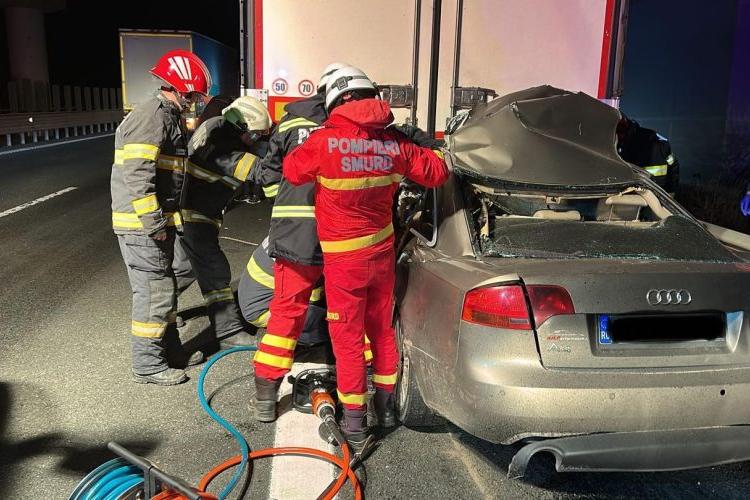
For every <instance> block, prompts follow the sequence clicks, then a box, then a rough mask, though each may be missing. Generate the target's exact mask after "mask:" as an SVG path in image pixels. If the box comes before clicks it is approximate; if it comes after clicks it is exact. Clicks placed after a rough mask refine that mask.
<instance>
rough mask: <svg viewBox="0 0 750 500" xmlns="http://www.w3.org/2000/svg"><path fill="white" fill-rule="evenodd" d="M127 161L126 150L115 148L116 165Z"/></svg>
mask: <svg viewBox="0 0 750 500" xmlns="http://www.w3.org/2000/svg"><path fill="white" fill-rule="evenodd" d="M124 162H125V151H123V150H122V149H115V165H122V164H123V163H124Z"/></svg>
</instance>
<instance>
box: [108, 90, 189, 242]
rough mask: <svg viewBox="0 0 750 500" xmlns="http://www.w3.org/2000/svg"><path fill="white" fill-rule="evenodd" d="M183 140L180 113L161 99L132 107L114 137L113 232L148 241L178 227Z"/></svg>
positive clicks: (179, 220)
mask: <svg viewBox="0 0 750 500" xmlns="http://www.w3.org/2000/svg"><path fill="white" fill-rule="evenodd" d="M186 153H187V140H186V136H185V130H184V129H183V126H182V121H181V117H180V110H179V109H178V108H177V106H176V105H175V104H173V103H172V102H171V101H169V100H167V99H166V98H164V97H163V96H161V94H157V95H155V96H154V97H152V98H151V99H149V100H148V101H146V102H144V103H143V104H140V105H139V106H137V107H136V108H135V109H134V110H133V111H132V112H130V114H128V116H127V117H125V119H124V120H123V121H122V123H121V124H120V126H119V127H117V132H116V133H115V159H114V163H113V164H112V177H111V183H110V188H111V193H112V227H113V229H114V231H115V233H116V234H126V233H138V234H146V235H153V234H154V233H156V232H158V231H161V230H162V229H164V228H166V227H168V226H179V225H180V224H181V219H180V213H179V203H180V195H181V192H182V186H183V182H184V172H185V155H186Z"/></svg>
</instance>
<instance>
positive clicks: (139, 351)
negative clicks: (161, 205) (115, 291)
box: [117, 229, 195, 375]
mask: <svg viewBox="0 0 750 500" xmlns="http://www.w3.org/2000/svg"><path fill="white" fill-rule="evenodd" d="M167 234H168V237H167V239H166V240H163V241H156V240H154V239H152V238H150V237H148V236H146V235H142V234H120V235H118V236H117V240H118V243H119V245H120V252H121V253H122V258H123V260H124V261H125V265H126V267H127V270H128V278H129V280H130V288H131V290H132V292H133V307H132V317H131V320H132V321H131V334H132V335H131V349H132V360H133V372H134V373H137V374H139V375H151V374H154V373H159V372H161V371H164V370H166V369H167V368H168V365H167V356H166V352H165V351H166V348H167V342H170V343H171V342H175V343H177V344H179V338H178V334H177V328H176V325H175V320H176V313H177V297H178V295H179V294H180V293H181V292H182V291H183V290H185V289H186V288H187V287H188V286H190V284H191V283H192V282H193V281H194V280H195V278H194V277H193V275H192V272H191V268H190V262H189V260H188V258H187V255H186V254H185V252H184V251H183V249H182V246H181V244H180V239H181V237H180V236H179V235H178V234H177V233H176V232H175V231H174V229H171V230H169V231H168V233H167Z"/></svg>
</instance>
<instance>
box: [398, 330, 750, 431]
mask: <svg viewBox="0 0 750 500" xmlns="http://www.w3.org/2000/svg"><path fill="white" fill-rule="evenodd" d="M466 333H467V332H466V330H464V329H462V335H461V341H460V343H459V345H458V348H457V353H456V354H457V363H456V365H455V367H454V368H452V369H448V370H440V371H437V370H435V368H436V367H435V365H434V364H433V363H431V362H430V361H429V360H428V359H427V358H422V361H423V362H424V363H425V365H424V366H422V367H419V368H418V369H417V370H415V372H417V373H418V375H417V377H418V382H419V386H420V389H421V392H422V395H423V397H424V399H425V401H426V402H427V404H428V405H429V406H431V407H433V408H434V409H435V410H436V411H437V412H438V413H440V414H441V415H443V416H444V417H445V418H447V419H448V420H450V421H452V422H453V423H455V424H456V425H458V426H459V427H461V428H463V429H464V430H466V431H467V432H469V433H471V434H473V435H475V436H478V437H480V438H482V439H485V440H487V441H490V442H493V443H502V444H511V443H514V442H518V441H521V440H523V439H525V438H533V437H544V438H557V437H564V436H577V435H591V434H597V433H621V432H635V431H672V430H674V431H680V430H691V429H698V428H713V427H727V426H740V425H750V413H749V412H748V410H747V402H748V401H750V367H746V366H744V367H743V366H740V367H722V368H716V369H708V368H705V367H702V368H670V369H653V368H644V369H642V370H632V369H629V370H625V369H610V370H606V369H545V368H544V367H543V366H542V365H541V363H540V361H539V357H538V356H539V355H538V353H537V351H536V343H535V340H534V336H533V334H528V333H510V332H507V331H504V332H502V334H498V332H489V333H488V332H486V331H484V332H483V331H481V329H477V331H475V332H469V333H470V335H467V334H466ZM500 338H501V339H502V340H499V339H500ZM412 360H413V361H414V362H415V363H418V361H417V359H414V356H412ZM431 368H432V369H431ZM425 374H431V375H429V376H425ZM446 380H447V382H448V383H446Z"/></svg>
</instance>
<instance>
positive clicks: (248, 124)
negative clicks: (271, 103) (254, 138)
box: [221, 96, 271, 131]
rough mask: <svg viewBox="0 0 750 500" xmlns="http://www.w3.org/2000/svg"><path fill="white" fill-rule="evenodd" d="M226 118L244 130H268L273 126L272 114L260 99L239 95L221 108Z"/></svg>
mask: <svg viewBox="0 0 750 500" xmlns="http://www.w3.org/2000/svg"><path fill="white" fill-rule="evenodd" d="M221 114H222V115H223V116H224V119H225V120H227V121H228V122H230V123H233V124H234V125H236V126H237V127H239V128H241V129H244V130H258V131H266V130H268V129H270V128H271V115H269V114H268V109H266V107H265V106H264V105H263V103H262V102H260V101H259V100H258V99H256V98H254V97H250V96H242V97H238V98H237V99H235V100H234V101H232V104H230V105H229V106H227V107H226V108H224V109H222V110H221Z"/></svg>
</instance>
